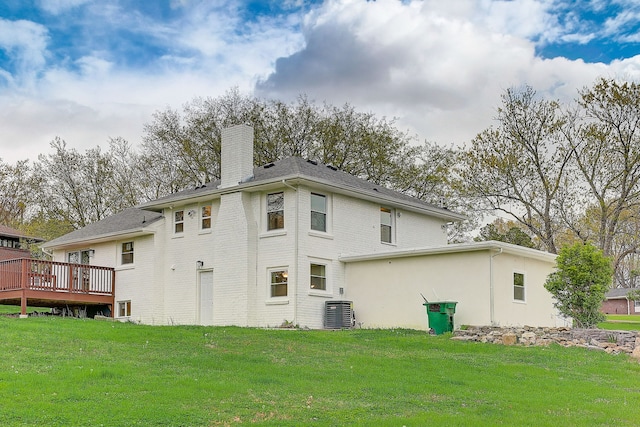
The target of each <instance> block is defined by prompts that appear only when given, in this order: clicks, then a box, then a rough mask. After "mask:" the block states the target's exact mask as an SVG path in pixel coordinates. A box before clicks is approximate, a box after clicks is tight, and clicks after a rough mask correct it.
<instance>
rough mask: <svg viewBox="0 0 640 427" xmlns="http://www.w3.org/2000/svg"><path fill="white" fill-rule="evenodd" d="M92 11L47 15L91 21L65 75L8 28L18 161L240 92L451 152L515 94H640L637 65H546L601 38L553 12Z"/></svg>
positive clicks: (6, 140) (481, 1)
mask: <svg viewBox="0 0 640 427" xmlns="http://www.w3.org/2000/svg"><path fill="white" fill-rule="evenodd" d="M300 1H301V0H289V1H288V3H287V4H288V5H290V6H295V5H296V4H299V2H300ZM44 3H45V2H44V1H43V3H42V4H43V5H44ZM80 3H82V2H81V1H80V0H75V1H74V0H69V1H62V0H58V1H56V2H53V3H49V5H50V6H49V8H48V9H47V10H48V11H49V12H50V13H58V14H60V16H61V18H60V19H61V20H64V19H65V18H66V17H65V15H64V13H65V11H68V10H70V8H78V13H76V11H75V10H74V15H73V16H74V19H75V21H74V22H75V23H76V25H77V27H78V28H80V33H79V34H77V35H76V38H77V40H75V41H74V43H78V45H77V46H74V47H76V51H75V52H74V53H73V54H68V56H64V55H62V56H64V58H62V60H60V61H59V62H55V63H54V62H50V63H47V60H48V59H51V56H50V55H51V54H50V53H49V52H48V50H47V46H48V43H49V42H50V39H49V32H48V30H47V28H46V27H45V26H44V25H41V24H36V23H32V22H27V21H13V22H12V21H6V20H0V49H3V50H4V51H5V52H9V53H8V54H9V55H10V56H11V58H12V60H13V61H14V63H15V64H16V65H15V66H14V67H13V68H14V69H15V70H14V69H12V70H9V69H7V70H1V69H0V93H1V94H2V96H1V97H0V146H1V147H3V148H2V149H1V151H0V152H1V153H2V154H1V156H2V157H3V159H4V160H5V161H7V160H9V161H15V160H18V159H21V158H24V157H31V158H35V154H34V153H36V154H37V153H42V152H47V150H48V143H49V141H51V139H52V138H53V137H55V136H60V137H62V138H64V139H66V140H67V141H68V143H69V145H70V146H71V147H76V148H78V149H81V150H82V149H86V148H88V147H94V146H95V145H97V144H101V145H103V144H105V143H106V141H107V139H108V137H110V136H122V137H124V138H126V139H128V140H129V141H130V142H132V143H134V144H135V143H137V142H139V141H140V138H141V136H142V126H143V124H144V123H145V122H148V121H149V120H150V119H151V114H152V113H153V112H154V111H156V110H158V109H163V108H165V107H167V106H171V107H172V108H180V107H181V105H182V104H183V103H185V102H187V101H190V100H192V99H193V98H194V97H196V96H218V95H221V94H223V93H224V92H225V91H226V90H228V89H229V88H231V87H233V86H237V87H239V89H240V90H241V91H243V92H248V91H251V90H252V89H254V88H255V89H256V93H257V94H258V95H260V96H272V97H275V98H278V99H282V100H288V99H289V100H290V99H294V98H295V97H296V96H297V95H299V94H300V93H306V94H308V95H309V96H310V98H311V99H315V100H317V101H319V102H321V101H325V100H326V101H327V102H330V103H333V104H336V105H339V104H342V103H343V102H349V103H351V104H353V105H354V106H356V107H358V108H359V109H361V110H364V111H372V112H374V113H376V114H377V115H379V116H387V117H394V116H395V117H398V118H399V122H398V125H399V126H400V127H401V128H403V129H404V128H407V129H410V130H412V131H414V132H416V133H418V134H419V135H420V137H421V138H422V139H429V140H431V141H436V142H439V143H443V144H449V143H462V142H465V141H468V140H470V139H471V138H473V137H474V136H475V134H476V133H477V132H480V131H481V130H483V129H484V128H486V127H487V126H489V125H491V124H492V118H493V117H494V116H495V109H496V107H497V106H498V104H499V102H500V95H501V93H502V92H503V91H504V90H505V89H506V88H508V87H510V86H519V85H522V84H525V83H526V84H530V85H531V86H533V87H534V88H535V89H536V90H538V91H539V92H541V93H543V94H545V95H546V94H548V95H550V96H552V97H554V98H560V99H562V100H569V99H573V98H574V97H575V96H576V95H577V90H578V89H580V88H582V87H583V86H585V85H590V84H591V83H593V81H594V80H595V78H597V77H598V76H601V75H604V76H607V77H620V76H622V77H628V76H633V77H634V78H640V56H638V57H635V58H629V59H626V60H622V61H614V62H613V63H611V64H588V63H584V62H583V61H581V60H578V61H570V60H567V59H563V58H556V59H551V60H544V59H541V58H539V57H537V56H536V53H535V48H536V43H548V42H551V41H554V40H562V39H563V38H564V39H566V38H568V37H569V38H573V39H574V40H582V41H584V40H588V38H589V37H593V34H592V33H590V32H589V31H587V30H585V29H584V28H583V27H582V23H581V22H580V21H579V20H578V19H577V17H573V18H572V17H571V16H565V20H564V21H563V22H562V23H559V22H558V19H557V18H556V15H554V10H555V9H554V8H556V7H558V6H557V5H556V2H555V1H553V0H514V1H498V0H456V1H442V0H424V1H417V0H407V1H398V0H378V1H375V2H368V1H364V0H327V1H326V2H325V3H323V4H321V5H319V6H317V7H316V8H315V9H313V10H311V11H310V12H309V13H308V14H307V15H306V16H299V15H297V14H290V15H280V16H273V15H264V16H261V17H254V19H253V20H252V21H250V22H247V21H246V20H244V18H243V15H242V14H243V13H246V11H243V10H242V9H241V7H242V3H241V2H238V1H235V0H217V1H194V0H172V2H171V7H173V8H174V12H175V13H174V14H173V15H171V17H170V18H168V19H164V20H157V19H156V18H155V17H154V16H153V15H148V14H144V13H143V12H142V11H139V10H124V9H123V6H122V4H120V3H118V2H109V3H107V4H105V3H104V2H92V3H88V4H85V5H81V4H80ZM590 4H591V5H592V6H594V5H596V3H590ZM43 7H44V6H43ZM594 7H595V6H594ZM300 29H302V30H300ZM123 30H126V31H123ZM131 34H133V35H134V36H135V37H137V38H136V39H134V41H132V40H131V39H127V37H129V36H130V35H131ZM136 40H137V41H140V42H144V43H148V44H150V45H152V47H153V48H154V49H155V50H156V52H159V53H158V54H157V55H156V56H153V55H151V56H150V57H149V60H148V61H147V62H144V63H142V65H140V62H141V61H136V60H135V59H136V58H133V60H130V61H129V59H131V58H126V57H122V56H121V55H122V51H126V49H125V48H127V47H128V45H127V43H132V44H134V45H135V43H136ZM107 42H113V43H107ZM78 52H80V53H78ZM57 53H59V52H57ZM74 55H75V56H74ZM58 57H60V55H58ZM134 64H135V65H134ZM3 80H6V81H9V82H10V85H9V86H6V85H3ZM256 83H257V85H256Z"/></svg>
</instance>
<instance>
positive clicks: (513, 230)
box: [474, 218, 535, 248]
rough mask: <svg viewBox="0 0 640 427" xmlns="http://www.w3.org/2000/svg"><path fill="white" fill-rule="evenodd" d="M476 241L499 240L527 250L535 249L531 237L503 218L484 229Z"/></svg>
mask: <svg viewBox="0 0 640 427" xmlns="http://www.w3.org/2000/svg"><path fill="white" fill-rule="evenodd" d="M474 240H475V241H476V242H483V241H489V240H497V241H499V242H505V243H511V244H514V245H518V246H524V247H527V248H533V247H535V245H534V243H533V240H532V239H531V236H529V235H528V234H527V233H526V232H524V231H523V230H522V229H521V228H520V227H518V226H517V225H516V224H514V223H513V222H512V221H505V220H503V219H502V218H497V219H496V220H495V221H493V222H492V223H490V224H487V225H485V226H484V227H482V228H481V229H480V233H479V235H478V236H477V237H476V238H474Z"/></svg>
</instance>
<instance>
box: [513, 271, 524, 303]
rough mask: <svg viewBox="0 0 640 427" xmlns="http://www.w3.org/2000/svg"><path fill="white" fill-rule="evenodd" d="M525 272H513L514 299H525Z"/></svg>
mask: <svg viewBox="0 0 640 427" xmlns="http://www.w3.org/2000/svg"><path fill="white" fill-rule="evenodd" d="M524 297H525V295H524V274H523V273H515V272H514V273H513V300H514V301H524Z"/></svg>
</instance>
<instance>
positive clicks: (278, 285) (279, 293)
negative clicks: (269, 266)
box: [269, 270, 289, 297]
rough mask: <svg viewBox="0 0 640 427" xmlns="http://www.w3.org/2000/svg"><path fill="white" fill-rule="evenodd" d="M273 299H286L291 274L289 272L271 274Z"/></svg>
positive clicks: (276, 271)
mask: <svg viewBox="0 0 640 427" xmlns="http://www.w3.org/2000/svg"><path fill="white" fill-rule="evenodd" d="M269 276H270V283H271V296H272V297H286V296H287V286H288V278H289V272H288V271H287V270H272V271H271V272H270V274H269Z"/></svg>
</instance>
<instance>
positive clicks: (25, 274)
mask: <svg viewBox="0 0 640 427" xmlns="http://www.w3.org/2000/svg"><path fill="white" fill-rule="evenodd" d="M21 264H22V266H21V273H22V274H21V275H20V288H21V289H22V296H21V297H20V318H21V319H22V318H25V317H28V316H27V286H28V284H29V268H28V267H29V265H28V264H29V260H28V259H26V258H23V259H22V260H21Z"/></svg>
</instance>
